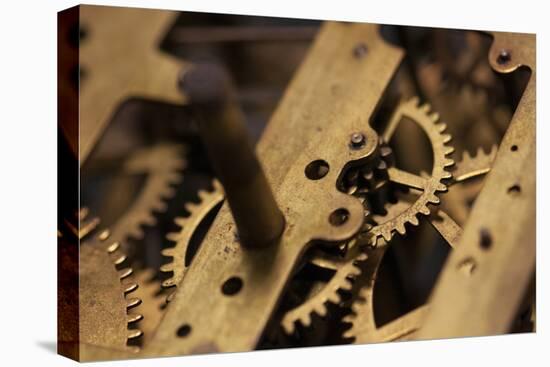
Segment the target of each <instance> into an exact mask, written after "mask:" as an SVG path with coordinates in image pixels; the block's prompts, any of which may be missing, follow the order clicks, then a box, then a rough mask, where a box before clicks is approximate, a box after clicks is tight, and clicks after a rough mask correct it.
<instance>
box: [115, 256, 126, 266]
mask: <svg viewBox="0 0 550 367" xmlns="http://www.w3.org/2000/svg"><path fill="white" fill-rule="evenodd" d="M126 259H127V257H126V255H120V256H119V257H117V258H116V259H115V260H114V261H113V263H114V264H115V265H120V264H122V263H123V262H124V261H126Z"/></svg>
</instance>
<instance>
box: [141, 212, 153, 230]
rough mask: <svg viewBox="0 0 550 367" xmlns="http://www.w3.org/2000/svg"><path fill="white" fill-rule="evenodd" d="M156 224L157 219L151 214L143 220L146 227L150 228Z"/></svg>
mask: <svg viewBox="0 0 550 367" xmlns="http://www.w3.org/2000/svg"><path fill="white" fill-rule="evenodd" d="M156 223H157V219H156V218H155V217H154V216H153V215H151V214H149V215H148V216H147V217H146V218H143V224H144V225H146V226H149V227H152V226H154V225H155V224H156ZM140 232H141V231H140Z"/></svg>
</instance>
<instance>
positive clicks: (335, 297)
mask: <svg viewBox="0 0 550 367" xmlns="http://www.w3.org/2000/svg"><path fill="white" fill-rule="evenodd" d="M366 260H367V254H365V253H364V252H360V253H359V254H358V255H357V256H356V257H355V258H354V259H351V260H349V261H348V262H347V263H346V264H344V265H343V266H342V267H341V268H338V269H336V272H335V273H334V275H333V277H332V278H331V279H330V280H329V281H328V283H327V284H326V285H325V286H324V287H323V288H322V289H321V291H319V292H318V293H317V294H315V295H314V296H313V297H312V298H310V299H308V300H306V301H305V302H304V303H302V304H301V305H300V306H298V307H296V308H294V309H292V310H290V311H288V312H287V313H286V314H285V315H284V317H283V320H282V321H281V326H282V329H283V331H284V332H285V333H286V334H287V335H292V334H293V333H294V332H295V331H296V326H297V325H298V324H301V325H302V326H303V327H305V328H308V327H310V326H311V323H312V319H313V316H314V315H317V316H319V317H321V318H322V317H325V316H326V315H327V313H328V308H327V305H328V304H329V303H330V304H334V305H338V304H339V303H340V302H341V301H342V296H341V294H340V292H341V291H351V290H352V288H353V282H354V280H355V278H357V277H358V276H359V275H360V274H361V268H360V267H359V264H361V263H363V262H364V261H366Z"/></svg>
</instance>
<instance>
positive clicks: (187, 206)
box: [183, 201, 197, 213]
mask: <svg viewBox="0 0 550 367" xmlns="http://www.w3.org/2000/svg"><path fill="white" fill-rule="evenodd" d="M183 207H184V208H185V210H187V211H188V212H189V213H193V212H194V211H195V210H196V209H197V204H195V203H193V202H191V201H190V202H188V203H185V205H184V206H183Z"/></svg>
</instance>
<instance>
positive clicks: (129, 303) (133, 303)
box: [126, 298, 141, 309]
mask: <svg viewBox="0 0 550 367" xmlns="http://www.w3.org/2000/svg"><path fill="white" fill-rule="evenodd" d="M140 304H141V299H140V298H129V299H127V300H126V308H127V309H130V308H134V307H137V306H139V305H140Z"/></svg>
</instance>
